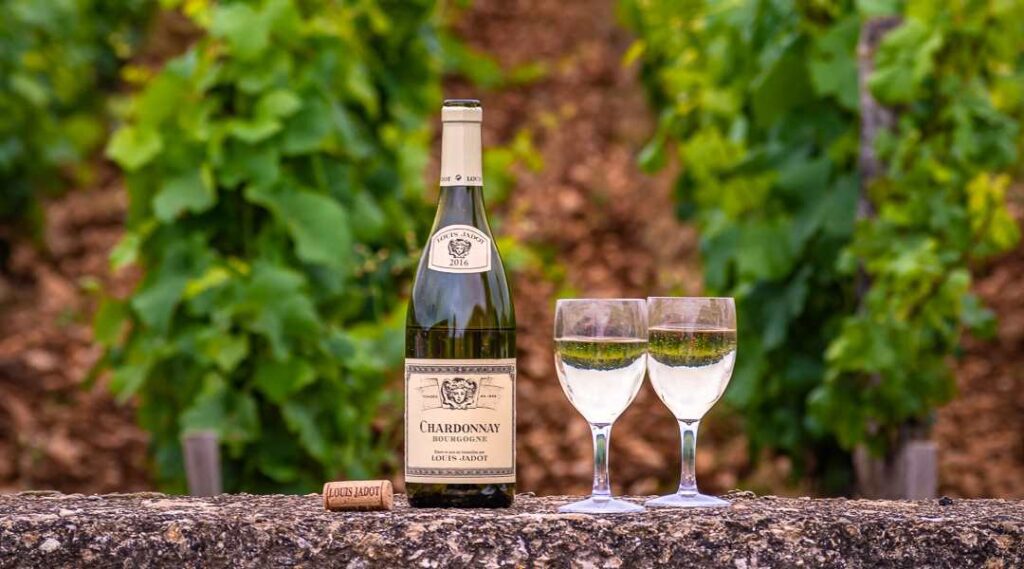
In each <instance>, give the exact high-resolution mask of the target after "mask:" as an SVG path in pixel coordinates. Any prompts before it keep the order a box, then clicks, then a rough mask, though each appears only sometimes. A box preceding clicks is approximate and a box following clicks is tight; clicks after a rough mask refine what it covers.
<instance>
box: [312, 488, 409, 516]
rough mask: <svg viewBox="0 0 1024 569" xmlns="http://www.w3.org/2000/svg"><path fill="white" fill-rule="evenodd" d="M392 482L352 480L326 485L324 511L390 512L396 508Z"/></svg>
mask: <svg viewBox="0 0 1024 569" xmlns="http://www.w3.org/2000/svg"><path fill="white" fill-rule="evenodd" d="M394 503H395V497H394V489H393V488H392V487H391V481H390V480H351V481H346V482H328V483H326V484H324V509H325V510H331V511H332V512H336V511H343V510H348V511H356V512H367V511H372V510H390V509H391V507H392V506H394Z"/></svg>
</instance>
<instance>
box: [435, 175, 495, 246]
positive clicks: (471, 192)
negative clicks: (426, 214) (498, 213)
mask: <svg viewBox="0 0 1024 569" xmlns="http://www.w3.org/2000/svg"><path fill="white" fill-rule="evenodd" d="M449 225H471V226H473V227H476V228H477V229H480V230H481V231H483V232H485V233H487V234H488V235H490V233H491V229H490V227H489V226H488V224H487V213H486V211H485V210H484V189H483V188H482V187H480V186H442V187H441V194H440V196H438V199H437V215H436V216H435V218H434V229H433V231H437V230H439V229H441V228H443V227H447V226H449Z"/></svg>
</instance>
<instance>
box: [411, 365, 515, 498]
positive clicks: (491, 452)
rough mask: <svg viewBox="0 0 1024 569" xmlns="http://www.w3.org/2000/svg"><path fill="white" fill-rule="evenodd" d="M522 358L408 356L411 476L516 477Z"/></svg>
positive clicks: (442, 479)
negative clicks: (518, 369)
mask: <svg viewBox="0 0 1024 569" xmlns="http://www.w3.org/2000/svg"><path fill="white" fill-rule="evenodd" d="M515 409H516V360H515V359H501V360H435V359H406V360H405V481H406V482H414V483H421V484H501V483H515V481H516V450H515V440H516V439H515V432H516V412H515Z"/></svg>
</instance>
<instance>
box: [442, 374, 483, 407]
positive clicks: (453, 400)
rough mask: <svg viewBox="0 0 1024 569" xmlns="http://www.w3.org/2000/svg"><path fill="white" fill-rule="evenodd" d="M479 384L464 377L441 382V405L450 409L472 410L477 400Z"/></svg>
mask: <svg viewBox="0 0 1024 569" xmlns="http://www.w3.org/2000/svg"><path fill="white" fill-rule="evenodd" d="M476 391H477V384H476V382H475V381H473V380H470V379H466V378H463V377H455V378H452V379H446V380H444V381H442V382H441V404H442V405H443V406H444V407H447V408H448V409H471V408H473V402H474V401H475V400H476Z"/></svg>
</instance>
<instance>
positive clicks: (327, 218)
mask: <svg viewBox="0 0 1024 569" xmlns="http://www.w3.org/2000/svg"><path fill="white" fill-rule="evenodd" d="M246 195H247V196H248V197H249V199H251V200H253V201H255V202H256V203H259V204H261V205H263V206H265V207H266V208H268V209H270V210H271V211H272V212H274V214H275V216H276V217H277V218H278V219H279V220H280V221H281V222H282V223H283V224H284V225H285V226H286V227H287V228H288V232H289V233H290V234H291V236H292V240H293V241H294V242H295V253H296V255H298V257H299V258H300V259H302V260H303V261H305V262H307V263H313V264H322V265H326V266H328V267H331V268H334V269H337V270H344V271H347V270H349V269H350V264H351V258H352V256H351V250H352V234H351V231H350V228H349V221H348V213H347V212H346V211H345V209H344V207H343V206H342V205H341V204H339V203H338V202H336V201H334V200H332V199H330V198H328V197H325V196H322V195H320V194H314V193H312V192H303V191H277V192H270V191H262V190H259V189H257V188H250V189H249V191H247V192H246Z"/></svg>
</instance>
